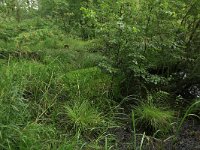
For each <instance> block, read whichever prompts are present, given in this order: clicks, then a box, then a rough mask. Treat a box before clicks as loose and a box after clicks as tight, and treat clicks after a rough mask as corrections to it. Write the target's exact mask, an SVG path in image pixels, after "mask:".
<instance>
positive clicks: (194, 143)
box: [174, 120, 200, 150]
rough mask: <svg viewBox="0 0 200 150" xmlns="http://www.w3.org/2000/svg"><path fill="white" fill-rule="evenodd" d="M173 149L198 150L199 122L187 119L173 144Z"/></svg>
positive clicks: (199, 149)
mask: <svg viewBox="0 0 200 150" xmlns="http://www.w3.org/2000/svg"><path fill="white" fill-rule="evenodd" d="M174 149H175V150H200V122H199V121H197V120H188V121H187V122H186V123H185V124H184V125H183V128H182V130H181V132H180V135H179V137H178V141H177V142H176V143H175V145H174Z"/></svg>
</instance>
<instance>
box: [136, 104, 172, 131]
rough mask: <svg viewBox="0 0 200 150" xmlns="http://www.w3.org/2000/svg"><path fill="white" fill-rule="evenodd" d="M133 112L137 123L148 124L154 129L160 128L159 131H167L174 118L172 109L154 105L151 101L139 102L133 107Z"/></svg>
mask: <svg viewBox="0 0 200 150" xmlns="http://www.w3.org/2000/svg"><path fill="white" fill-rule="evenodd" d="M134 113H135V116H136V118H137V123H138V124H140V125H141V124H143V125H144V126H147V127H148V126H149V127H150V128H152V129H153V130H154V131H157V130H160V131H161V132H167V131H169V129H170V124H171V123H172V121H173V118H174V116H173V115H174V113H173V111H170V110H165V109H164V108H159V107H156V105H155V104H153V103H141V104H140V105H139V106H136V107H135V108H134Z"/></svg>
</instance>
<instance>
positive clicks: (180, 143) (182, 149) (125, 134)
mask: <svg viewBox="0 0 200 150" xmlns="http://www.w3.org/2000/svg"><path fill="white" fill-rule="evenodd" d="M112 134H114V135H115V136H116V138H117V143H118V148H119V150H132V149H133V132H132V129H131V128H129V127H126V128H117V129H114V130H112ZM141 137H142V136H141ZM141 137H139V136H137V143H138V145H137V146H139V145H140V141H141ZM149 138H150V142H148V141H144V144H145V145H144V146H143V149H144V150H200V122H199V121H198V120H195V119H191V120H188V121H186V122H185V123H184V125H183V128H182V129H181V132H180V134H179V136H178V138H177V140H176V142H175V143H174V144H173V142H174V141H173V140H172V138H171V140H168V141H167V142H163V141H161V140H155V139H153V138H151V137H150V136H149ZM147 143H148V145H147Z"/></svg>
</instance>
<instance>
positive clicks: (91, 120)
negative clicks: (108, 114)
mask: <svg viewBox="0 0 200 150" xmlns="http://www.w3.org/2000/svg"><path fill="white" fill-rule="evenodd" d="M65 109H66V115H67V118H68V119H69V120H70V122H71V124H72V125H73V126H75V127H76V128H77V129H78V130H80V131H87V130H94V129H96V128H103V126H104V123H105V120H104V118H103V116H102V114H101V113H99V112H98V110H97V109H96V108H94V107H93V106H91V104H90V103H89V102H88V101H87V100H86V101H84V100H83V102H81V103H79V101H78V102H75V103H74V104H73V105H72V106H65Z"/></svg>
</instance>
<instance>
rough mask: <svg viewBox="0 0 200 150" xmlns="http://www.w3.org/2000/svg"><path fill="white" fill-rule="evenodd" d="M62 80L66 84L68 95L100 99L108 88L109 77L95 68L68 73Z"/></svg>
mask: <svg viewBox="0 0 200 150" xmlns="http://www.w3.org/2000/svg"><path fill="white" fill-rule="evenodd" d="M64 80H65V81H66V82H67V83H68V86H69V89H70V94H71V95H74V96H78V97H80V96H86V97H87V98H93V97H98V96H100V97H101V96H102V95H103V94H104V93H106V92H108V90H109V87H110V77H109V76H108V75H106V74H104V73H102V72H101V70H100V69H98V68H97V67H93V68H87V69H80V70H76V71H72V72H69V73H68V74H66V77H65V79H64Z"/></svg>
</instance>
